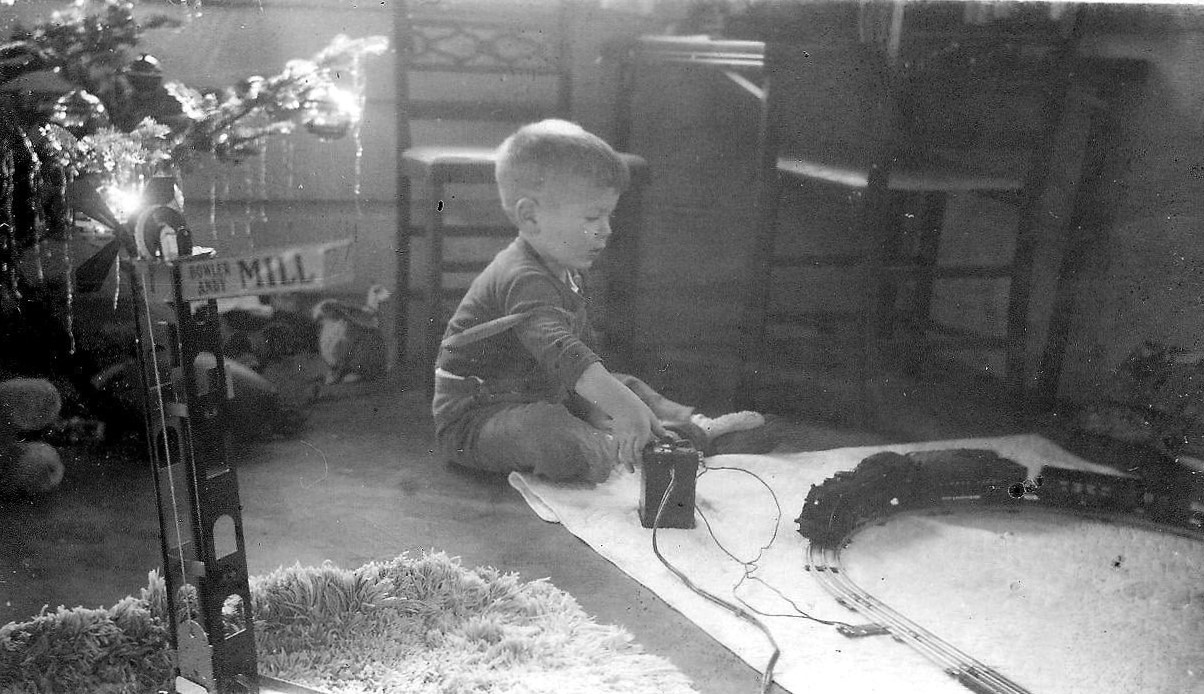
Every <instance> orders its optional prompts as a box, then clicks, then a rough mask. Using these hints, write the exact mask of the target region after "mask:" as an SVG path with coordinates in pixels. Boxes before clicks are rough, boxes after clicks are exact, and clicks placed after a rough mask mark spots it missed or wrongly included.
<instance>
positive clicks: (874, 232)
mask: <svg viewBox="0 0 1204 694" xmlns="http://www.w3.org/2000/svg"><path fill="white" fill-rule="evenodd" d="M889 175H890V172H889V170H888V169H887V168H886V167H882V166H876V167H874V168H873V169H871V170H870V175H869V182H868V185H867V186H866V189H865V193H864V195H863V197H862V210H861V215H862V217H861V227H862V233H863V234H864V235H865V238H868V239H871V241H872V244H871V250H870V257H869V259H868V260H867V261H866V263H865V269H866V275H865V277H866V281H867V284H868V285H869V286H868V287H867V288H866V292H865V295H864V309H863V311H862V316H861V326H860V327H861V342H862V344H861V349H860V350H858V360H857V361H858V363H857V370H858V382H859V386H860V389H861V413H860V414H861V423H862V424H863V425H864V426H867V427H870V428H873V427H875V425H876V424H877V415H878V411H879V409H880V408H879V401H880V400H881V392H880V387H879V386H880V383H879V381H880V379H881V376H882V374H883V373H884V369H883V367H882V332H883V326H884V321H885V319H884V316H883V315H882V314H883V313H884V312H885V311H884V307H883V298H884V295H885V294H886V293H887V292H888V287H889V286H890V280H889V279H888V278H887V273H886V265H887V262H888V257H887V253H888V251H889V250H890V248H889V244H888V243H887V241H886V239H887V238H889V237H890V236H894V235H896V234H897V229H895V228H893V225H894V224H895V221H893V220H891V221H888V222H886V224H885V225H884V222H883V220H889V218H890V216H891V214H892V212H895V211H897V210H896V205H897V202H896V201H894V200H892V199H891V198H892V196H891V195H890V192H889V190H888V189H887V187H886V185H887V180H888V176H889ZM884 233H885V234H886V235H887V236H886V237H884V236H883V234H884ZM891 298H892V304H893V296H892V297H891ZM892 308H893V307H892Z"/></svg>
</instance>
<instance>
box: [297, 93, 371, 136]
mask: <svg viewBox="0 0 1204 694" xmlns="http://www.w3.org/2000/svg"><path fill="white" fill-rule="evenodd" d="M358 118H359V109H358V106H357V104H356V103H355V95H353V94H351V93H349V92H345V91H343V90H341V89H338V88H337V87H332V86H329V85H319V86H317V87H314V88H313V89H311V90H310V91H309V96H308V98H307V99H306V100H305V110H304V115H303V116H302V123H304V125H305V129H306V130H308V131H309V132H310V133H312V134H314V135H316V136H318V139H321V140H337V139H339V138H341V137H344V136H346V135H347V133H348V132H349V131H350V130H351V126H352V125H353V124H354V123H355V121H356V120H358Z"/></svg>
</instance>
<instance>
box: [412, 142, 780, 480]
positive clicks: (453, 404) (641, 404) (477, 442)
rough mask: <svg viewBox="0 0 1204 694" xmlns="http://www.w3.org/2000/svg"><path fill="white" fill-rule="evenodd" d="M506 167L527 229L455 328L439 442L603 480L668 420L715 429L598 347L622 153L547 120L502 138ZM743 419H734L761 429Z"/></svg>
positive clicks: (477, 287) (455, 454)
mask: <svg viewBox="0 0 1204 694" xmlns="http://www.w3.org/2000/svg"><path fill="white" fill-rule="evenodd" d="M496 174H497V186H498V193H499V195H500V197H501V201H502V205H503V207H504V208H505V211H506V214H507V216H508V217H509V218H510V221H511V222H513V224H514V225H515V227H516V229H517V231H518V235H517V238H515V240H514V241H513V242H512V243H511V244H510V245H509V246H508V247H507V248H505V249H504V250H502V251H501V252H499V253H498V254H497V255H496V256H495V257H494V259H493V261H492V262H491V263H490V264H489V266H488V267H486V268H485V270H484V271H483V272H482V273H481V274H480V275H479V276H478V277H477V278H476V279H475V280H474V281H473V282H472V285H471V286H470V287H469V289H468V293H467V294H466V295H465V297H464V299H463V300H462V301H461V302H460V305H459V307H458V308H457V309H456V312H455V315H453V316H452V319H451V321H450V322H449V323H448V326H447V331H446V332H445V333H444V338H443V343H442V345H441V348H440V350H439V355H438V357H437V358H436V361H435V367H436V368H435V396H434V399H433V401H432V405H431V407H432V412H433V414H434V418H435V435H436V440H437V441H438V445H439V449H440V451H441V452H442V453H443V454H444V455H445V456H446V457H447V458H449V459H450V460H452V461H453V462H455V463H457V464H460V465H463V466H466V467H472V468H478V469H484V470H493V471H499V472H502V471H510V470H521V471H527V470H533V471H534V472H535V473H537V474H539V475H542V476H544V477H547V478H549V479H553V480H587V481H592V482H599V481H602V480H604V479H606V477H607V476H608V475H609V474H610V471H611V469H613V468H615V467H617V466H622V467H624V468H626V469H627V470H632V469H633V468H634V465H635V464H636V463H637V462H639V459H640V451H641V450H642V449H643V447H644V445H645V444H647V443H648V442H649V441H651V440H653V438H654V437H659V436H664V435H665V434H666V430H665V425H666V424H668V423H683V422H687V421H689V420H691V418H692V417H693V418H694V423H695V424H699V425H702V426H703V428H706V424H707V423H708V422H707V421H703V420H700V419H699V418H700V417H701V416H700V415H695V414H694V410H693V408H691V407H687V406H685V405H681V404H678V403H675V402H673V401H671V400H668V399H666V398H664V397H662V396H661V395H659V394H658V393H656V392H655V391H654V390H653V389H652V388H650V387H649V386H648V385H647V384H645V383H643V382H642V381H640V380H639V379H636V378H634V377H631V376H625V375H622V374H614V373H611V372H610V371H608V370H607V368H606V367H605V366H604V365H603V363H602V360H601V359H600V358H599V356H598V355H597V353H596V352H595V351H594V349H593V343H594V334H593V331H592V329H591V327H590V324H589V318H588V316H587V307H588V300H587V299H586V298H585V297H584V296H583V295H582V293H581V286H582V278H581V273H582V272H583V271H585V270H588V269H589V268H590V266H591V265H593V263H594V261H595V260H597V258H598V256H599V254H600V253H601V252H602V250H603V249H604V248H606V243H607V241H608V239H609V238H610V234H611V229H610V215H611V213H612V212H614V209H615V206H616V205H617V204H618V201H619V195H620V193H622V192H623V190H624V189H625V188H626V186H627V184H628V180H629V174H628V171H627V168H626V165H625V164H624V163H623V160H622V159H620V158H619V156H618V155H617V154H616V153H615V152H614V150H613V149H611V148H610V146H609V145H607V144H606V143H605V142H604V141H602V140H601V139H600V138H598V137H597V136H595V135H593V134H590V133H589V132H587V131H585V130H584V129H582V128H581V127H580V126H578V125H576V124H574V123H569V122H567V121H562V120H545V121H541V122H539V123H533V124H530V125H527V126H524V127H522V128H520V129H519V130H518V131H517V132H515V133H514V134H513V135H511V136H510V137H509V138H507V139H506V141H505V142H503V143H502V145H501V147H500V148H499V150H498V159H497V166H496ZM745 414H748V415H753V414H754V413H745ZM755 416H756V417H759V415H755ZM744 419H745V420H746V421H745V422H744V426H741V425H740V423H738V422H737V423H735V424H736V428H748V426H755V425H756V422H752V423H749V422H748V421H747V420H748V419H749V418H748V417H745V418H744Z"/></svg>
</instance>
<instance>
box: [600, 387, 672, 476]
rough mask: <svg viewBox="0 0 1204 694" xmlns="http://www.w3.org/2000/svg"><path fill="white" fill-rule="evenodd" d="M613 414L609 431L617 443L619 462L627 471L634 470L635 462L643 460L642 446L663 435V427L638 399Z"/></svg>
mask: <svg viewBox="0 0 1204 694" xmlns="http://www.w3.org/2000/svg"><path fill="white" fill-rule="evenodd" d="M615 414H616V416H613V417H611V421H610V432H611V435H613V436H614V437H615V440H616V441H617V443H618V447H619V464H620V465H622V466H623V468H624V469H626V470H627V471H628V472H634V471H635V466H636V464H637V463H641V462H643V451H644V446H647V445H648V443H649V442H651V441H652V440H653V439H656V438H659V437H661V436H665V427H664V426H663V425H662V424H661V422H660V420H659V419H657V417H656V415H655V414H653V413H652V410H651V409H649V408H648V406H647V405H645V404H644V403H643V402H642V401H639V400H637V401H636V402H634V403H632V404H631V405H630V406H627V407H623V408H621V409H620V410H619V411H618V412H616V413H615Z"/></svg>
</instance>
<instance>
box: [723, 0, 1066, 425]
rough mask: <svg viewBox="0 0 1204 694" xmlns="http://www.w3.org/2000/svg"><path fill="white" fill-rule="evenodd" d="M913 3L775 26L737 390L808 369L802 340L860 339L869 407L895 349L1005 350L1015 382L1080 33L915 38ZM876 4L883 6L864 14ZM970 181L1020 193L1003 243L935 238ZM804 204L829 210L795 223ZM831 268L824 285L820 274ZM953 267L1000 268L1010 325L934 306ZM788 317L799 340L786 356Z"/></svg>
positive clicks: (918, 352) (938, 31) (750, 392)
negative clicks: (956, 248)
mask: <svg viewBox="0 0 1204 694" xmlns="http://www.w3.org/2000/svg"><path fill="white" fill-rule="evenodd" d="M850 6H851V7H854V8H856V7H857V6H856V5H850ZM950 6H953V5H952V4H946V3H933V4H931V5H917V7H920V8H924V7H936V8H937V9H940V8H941V7H950ZM903 7H904V5H903V3H889V4H885V5H883V4H878V3H861V5H860V13H861V14H860V16H859V17H857V21H858V22H860V25H859V27H858V28H859V29H860V32H859V34H855V35H853V36H852V37H851V38H852V40H851V41H849V42H847V43H842V42H841V41H839V40H833V39H832V36H831V34H828V35H825V36H824V37H822V40H821V41H819V42H808V41H806V40H805V39H804V40H799V39H796V37H792V36H780V35H779V36H770V37H767V40H766V53H765V67H764V69H765V72H764V79H765V89H766V105H765V114H764V123H763V132H762V140H761V141H762V153H761V178H760V183H759V184H758V188H759V190H758V208H759V212H758V217H759V219H758V230H757V242H756V248H755V250H754V253H753V267H752V269H751V272H750V276H751V278H752V280H751V282H752V284H751V291H750V294H749V307H748V311H747V316H748V326H747V328H746V330H745V332H744V345H743V347H742V349H741V358H742V368H741V378H740V382H739V385H738V390H737V396H736V400H737V404H739V405H742V406H746V407H748V406H754V405H755V402H756V394H757V391H758V389H759V388H760V387H761V386H762V385H764V384H765V382H766V380H767V379H766V378H765V376H766V375H768V374H773V373H775V372H776V370H777V369H778V368H780V367H781V366H790V364H791V362H794V363H795V365H796V366H799V367H800V368H803V369H805V368H808V367H807V365H806V363H807V362H808V360H807V359H806V358H805V357H802V356H799V354H800V352H809V351H813V352H822V351H825V350H833V349H835V350H842V351H843V352H845V353H846V354H847V353H852V354H853V355H854V363H853V367H854V369H855V371H856V378H857V382H858V384H859V387H860V389H861V398H860V399H861V402H862V404H863V405H864V406H865V410H863V413H864V414H869V413H871V412H872V409H873V403H874V400H875V392H876V385H877V383H878V381H879V379H881V378H882V377H883V373H884V370H885V368H886V365H885V364H884V360H885V358H886V357H888V356H894V355H902V357H903V359H902V362H901V363H900V364H893V365H891V366H898V367H901V368H903V369H904V370H905V371H908V372H910V373H913V374H914V373H917V372H918V370H919V368H920V366H921V364H922V363H923V361H924V359H925V358H926V357H927V356H928V355H930V354H931V353H933V352H937V351H948V350H987V351H994V352H998V353H1000V354H1002V356H1003V363H1004V374H1003V377H1004V379H1003V380H1004V381H1005V383H1006V384H1007V385H1008V386H1009V387H1010V388H1012V389H1014V390H1020V389H1021V388H1022V385H1023V382H1024V377H1025V375H1024V370H1025V362H1026V354H1025V349H1026V330H1027V325H1028V323H1027V320H1028V312H1029V311H1028V307H1029V298H1030V292H1031V287H1030V284H1031V275H1032V266H1033V255H1034V247H1035V245H1036V241H1037V238H1036V228H1037V227H1036V222H1037V218H1036V217H1037V213H1038V208H1039V202H1040V199H1041V196H1042V193H1043V192H1044V190H1045V182H1046V179H1047V173H1048V171H1049V167H1050V152H1051V151H1052V149H1053V143H1054V141H1055V138H1056V135H1057V132H1058V125H1059V123H1060V121H1061V115H1062V109H1063V104H1064V102H1065V97H1066V92H1067V85H1068V74H1069V68H1068V64H1069V60H1070V57H1071V55H1072V52H1073V46H1074V32H1072V31H1071V32H1068V31H1065V28H1064V27H1063V26H1061V25H1055V26H1045V25H1041V26H1040V27H1039V28H1040V30H1039V31H1035V30H1034V29H1033V27H1031V26H1024V27H1019V28H1016V29H1015V30H1014V31H1013V30H1010V29H1001V28H999V27H997V26H983V27H966V26H961V25H959V24H958V22H957V21H956V18H955V20H954V21H951V22H949V23H948V24H946V25H941V24H940V22H939V21H935V20H934V19H933V18H932V17H926V18H923V21H919V22H916V23H915V25H916V26H915V27H914V29H913V30H912V33H911V34H910V40H909V33H908V31H909V27H911V26H912V25H910V24H908V23H906V22H904V21H903V16H902V13H903ZM909 7H910V6H909ZM867 8H870V9H873V8H885V10H886V14H885V15H879V17H878V18H874V17H868V18H867V16H866V12H867ZM854 11H856V10H854ZM908 11H909V12H910V11H911V10H910V9H909V10H908ZM939 19H940V18H939V17H938V18H937V20H939ZM879 20H881V21H879ZM867 22H868V23H869V24H870V26H869V27H867V26H866V24H867ZM854 24H856V23H854ZM874 29H878V31H874ZM804 195H807V196H810V197H809V198H808V199H807V200H806V202H804V203H802V204H799V203H798V200H799V199H800V197H801V196H804ZM963 196H975V199H976V200H979V201H990V202H988V203H987V204H990V205H995V204H999V203H1002V204H1004V205H1006V206H1009V207H1010V208H1011V209H1012V211H1013V215H1012V216H1011V220H1012V223H1013V229H1012V230H1011V231H1010V232H1009V233H1010V236H1011V252H1010V253H1007V254H1006V257H1001V258H999V260H998V261H997V262H996V261H991V262H979V261H977V260H971V261H962V262H945V261H944V259H943V258H942V254H941V253H940V251H941V246H942V236H944V237H946V239H947V238H948V237H949V235H950V233H951V232H952V231H955V229H950V228H949V226H950V225H951V224H954V222H952V221H951V220H950V219H949V216H948V215H947V211H948V209H949V202H950V201H951V200H953V199H955V198H962V197H963ZM808 209H810V211H815V210H823V211H825V212H827V213H828V215H829V216H828V218H827V219H824V220H819V221H816V220H814V219H813V218H808V219H807V221H805V222H803V223H796V221H797V219H798V218H799V217H800V216H801V215H803V214H804V213H805V212H807V211H808ZM1005 245H1006V244H1005ZM824 273H828V275H829V280H830V281H831V282H832V283H831V284H829V285H828V287H827V289H826V290H825V288H824V285H823V283H822V282H820V281H818V280H817V279H816V276H817V275H822V274H824ZM787 276H793V277H794V278H795V279H796V280H797V279H798V278H799V277H800V276H801V277H802V278H803V279H802V283H801V285H800V284H795V286H794V287H793V291H788V290H787V289H786V288H785V287H784V285H786V284H787V281H786V278H787ZM946 280H958V281H962V282H967V281H974V282H978V281H983V282H1006V283H1007V289H1006V296H1007V310H1006V318H1005V320H1004V326H1003V330H1002V331H998V332H994V333H991V334H983V333H982V332H980V331H976V330H974V329H972V328H970V327H966V326H957V325H951V324H949V323H946V322H943V321H940V320H938V319H937V318H936V317H935V316H934V315H933V313H932V306H933V295H934V290H935V289H936V286H937V283H938V282H941V281H946ZM825 291H826V292H827V293H826V294H825V293H824V292H825ZM783 331H785V332H787V333H789V334H790V335H791V337H789V338H787V342H788V343H789V347H790V350H789V352H788V353H787V356H786V357H784V358H783V357H776V358H775V357H774V356H772V355H773V354H774V352H773V347H772V345H773V343H774V342H775V338H776V336H778V335H780V334H782V332H783ZM828 363H829V364H830V363H831V361H829V362H828Z"/></svg>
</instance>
